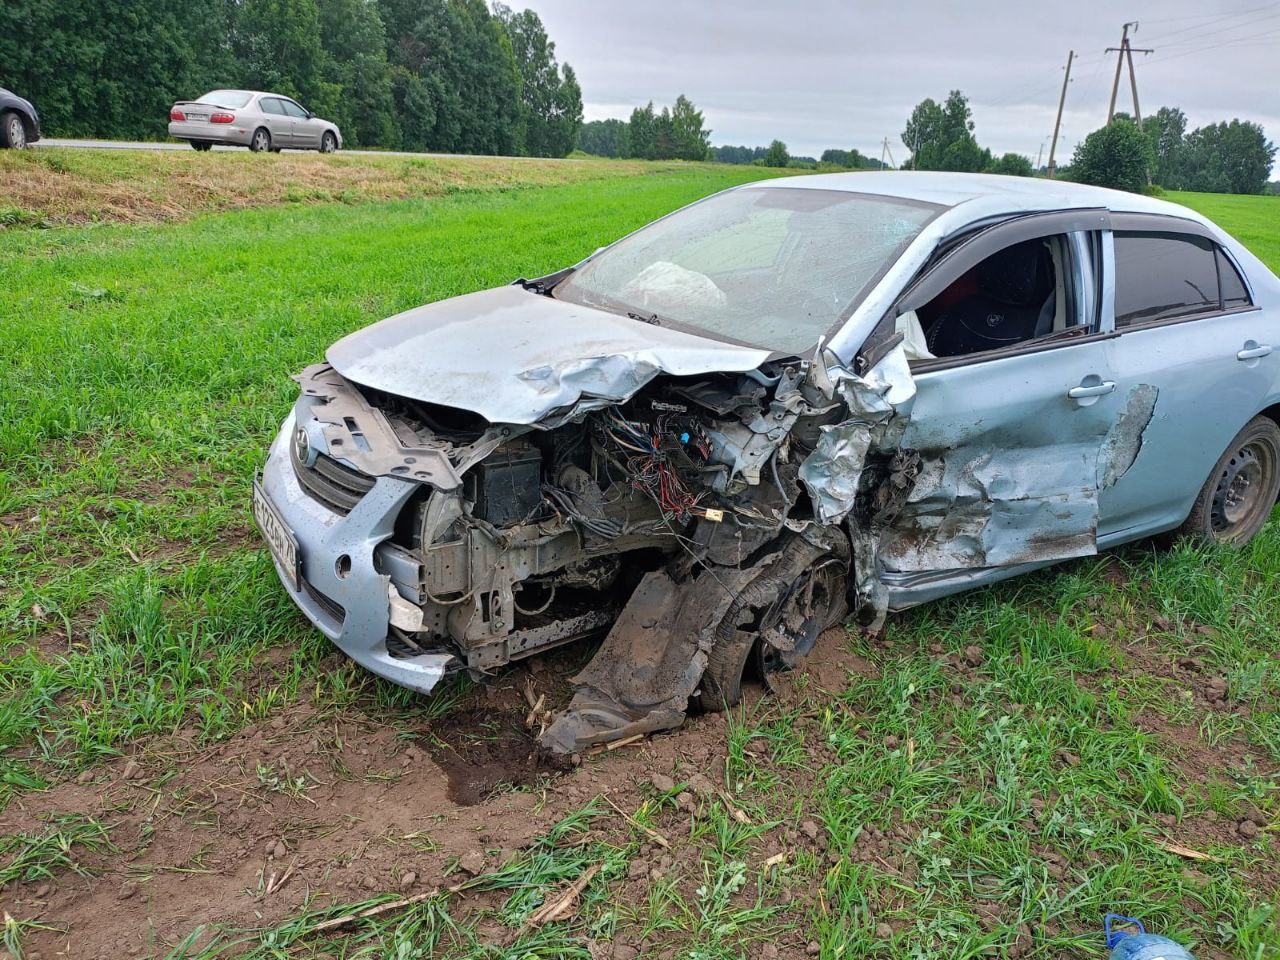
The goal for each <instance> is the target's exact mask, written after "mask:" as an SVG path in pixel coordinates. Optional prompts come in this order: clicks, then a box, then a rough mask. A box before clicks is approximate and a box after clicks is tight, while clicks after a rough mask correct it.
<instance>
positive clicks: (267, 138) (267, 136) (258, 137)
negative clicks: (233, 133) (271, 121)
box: [249, 127, 271, 153]
mask: <svg viewBox="0 0 1280 960" xmlns="http://www.w3.org/2000/svg"><path fill="white" fill-rule="evenodd" d="M249 149H250V150H252V151H253V152H254V153H266V152H267V151H268V150H270V149H271V133H270V132H269V131H268V130H267V128H266V127H259V128H258V129H257V130H255V131H253V137H252V138H251V139H250V140H249Z"/></svg>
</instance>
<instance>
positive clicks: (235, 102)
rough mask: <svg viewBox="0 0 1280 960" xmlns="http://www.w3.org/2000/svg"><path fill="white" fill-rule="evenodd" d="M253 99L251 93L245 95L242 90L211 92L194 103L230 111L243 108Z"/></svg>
mask: <svg viewBox="0 0 1280 960" xmlns="http://www.w3.org/2000/svg"><path fill="white" fill-rule="evenodd" d="M252 97H253V94H251V93H245V92H244V91H243V90H211V91H209V92H208V93H206V94H205V95H204V96H203V97H201V98H200V99H199V100H197V101H196V103H207V104H209V105H210V106H214V107H230V108H231V109H232V110H238V109H239V108H240V107H243V106H244V105H245V104H246V103H248V102H249V100H250V99H251V98H252Z"/></svg>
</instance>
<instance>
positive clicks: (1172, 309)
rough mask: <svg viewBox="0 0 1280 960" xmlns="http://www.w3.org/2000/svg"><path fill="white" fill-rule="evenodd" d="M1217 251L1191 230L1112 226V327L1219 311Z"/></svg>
mask: <svg viewBox="0 0 1280 960" xmlns="http://www.w3.org/2000/svg"><path fill="white" fill-rule="evenodd" d="M1219 256H1220V254H1218V252H1217V249H1216V245H1215V244H1214V242H1213V241H1212V240H1209V239H1208V238H1206V237H1199V236H1195V235H1194V234H1189V233H1155V232H1150V233H1148V232H1138V231H1132V232H1129V231H1119V230H1118V231H1116V233H1115V262H1116V267H1115V290H1116V295H1115V296H1116V299H1115V308H1116V329H1122V328H1124V327H1131V326H1135V325H1137V324H1146V323H1158V322H1160V321H1163V320H1174V319H1178V318H1180V317H1188V316H1194V315H1196V314H1201V313H1207V312H1210V311H1215V310H1220V309H1221V308H1222V298H1221V293H1220V289H1219V284H1218V257H1219ZM1236 281H1237V282H1239V277H1236ZM1240 285H1241V286H1243V284H1242V283H1241V284H1240Z"/></svg>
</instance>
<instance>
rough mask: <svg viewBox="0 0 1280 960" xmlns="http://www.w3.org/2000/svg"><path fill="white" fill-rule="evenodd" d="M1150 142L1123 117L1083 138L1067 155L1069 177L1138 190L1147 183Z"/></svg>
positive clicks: (1107, 185) (1134, 191)
mask: <svg viewBox="0 0 1280 960" xmlns="http://www.w3.org/2000/svg"><path fill="white" fill-rule="evenodd" d="M1154 159H1155V158H1154V153H1153V151H1152V149H1151V141H1150V140H1149V139H1148V138H1147V135H1146V134H1145V133H1143V132H1142V131H1141V130H1139V129H1138V126H1137V124H1135V123H1134V122H1133V121H1132V120H1129V119H1127V118H1119V117H1117V118H1116V119H1115V120H1113V121H1112V123H1110V124H1109V125H1107V126H1105V127H1102V128H1101V129H1099V130H1095V131H1093V133H1091V134H1089V135H1088V136H1087V137H1085V138H1084V142H1083V143H1081V144H1080V145H1079V146H1078V147H1076V149H1075V153H1074V154H1073V155H1072V157H1071V177H1072V179H1073V180H1076V181H1078V182H1080V183H1091V184H1094V185H1095V186H1099V187H1111V188H1113V189H1116V190H1128V191H1130V192H1132V193H1141V192H1143V191H1144V190H1146V188H1147V184H1148V183H1150V182H1151V181H1150V176H1151V167H1152V165H1153V163H1154Z"/></svg>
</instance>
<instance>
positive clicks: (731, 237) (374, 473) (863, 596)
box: [254, 173, 1280, 752]
mask: <svg viewBox="0 0 1280 960" xmlns="http://www.w3.org/2000/svg"><path fill="white" fill-rule="evenodd" d="M1278 301H1280V283H1278V282H1277V280H1276V278H1275V277H1274V276H1273V275H1272V274H1271V273H1270V272H1269V271H1268V270H1267V269H1266V268H1265V267H1264V266H1263V265H1262V264H1261V263H1260V262H1259V261H1258V260H1257V259H1256V258H1254V257H1253V256H1252V255H1250V254H1249V253H1248V252H1247V251H1246V250H1244V248H1243V247H1241V246H1240V245H1239V244H1238V243H1236V242H1235V241H1234V240H1232V239H1231V238H1230V237H1228V236H1227V235H1225V234H1224V233H1223V232H1222V231H1221V230H1219V229H1218V228H1217V227H1215V226H1213V225H1212V224H1211V223H1209V222H1208V221H1206V220H1204V219H1203V218H1201V217H1199V216H1198V215H1196V214H1194V213H1192V212H1190V211H1188V210H1185V209H1184V208H1181V207H1178V206H1175V205H1172V204H1168V203H1164V202H1161V201H1157V200H1152V199H1149V198H1144V197H1138V196H1133V195H1129V194H1120V193H1113V192H1111V191H1105V190H1098V189H1094V188H1088V187H1081V186H1076V185H1070V184H1057V183H1051V182H1044V181H1033V180H1020V179H1015V178H1003V177H986V176H978V175H954V174H923V173H921V174H906V173H892V174H889V173H885V174H850V175H830V176H817V177H807V178H792V179H787V180H781V181H769V182H764V183H757V184H751V185H748V186H744V187H738V188H734V189H732V190H729V191H725V192H724V193H721V194H717V195H715V196H713V197H710V198H708V199H706V200H703V201H699V202H698V203H695V204H693V205H691V206H689V207H687V208H685V209H683V210H681V211H677V212H676V213H674V214H671V215H669V216H668V217H665V218H663V219H661V220H658V221H656V222H655V223H653V224H650V225H649V226H648V227H646V228H643V229H641V230H639V231H637V232H636V233H634V234H631V235H630V236H628V237H624V238H623V239H622V240H620V241H618V242H617V243H615V244H613V245H612V246H610V247H607V248H605V249H604V250H602V251H598V252H597V253H596V254H594V255H593V256H591V257H589V258H588V259H586V260H584V261H583V262H582V263H579V264H577V265H576V266H574V267H571V268H567V269H565V270H563V271H560V272H559V273H556V274H553V275H551V276H548V277H544V278H541V279H537V280H532V281H526V280H521V281H517V282H516V283H514V284H512V285H511V286H508V287H503V288H498V289H495V290H488V291H482V292H480V293H475V294H470V295H467V296H463V297H458V298H454V299H451V300H446V301H442V302H439V303H435V304H431V305H428V306H425V307H420V308H417V309H415V310H410V311H408V312H407V313H404V314H400V315H398V316H395V317H392V318H389V319H388V320H384V321H382V322H381V323H378V324H375V325H373V326H372V327H369V328H366V329H364V330H361V331H357V332H356V333H353V334H351V335H350V336H348V337H347V338H345V339H343V340H341V341H339V342H338V343H337V344H335V345H334V346H333V347H331V348H330V350H329V351H328V354H327V361H328V362H327V363H323V364H317V365H315V366H312V367H309V368H308V369H307V370H305V371H303V372H302V374H301V375H300V376H299V377H298V380H299V383H300V386H301V393H300V396H299V399H298V401H297V403H296V405H295V407H294V409H293V412H292V413H291V414H290V416H289V418H288V419H287V420H286V421H285V423H284V425H283V427H282V429H281V431H280V433H279V435H278V436H277V438H276V440H275V442H274V444H273V445H272V448H271V451H270V454H269V457H268V460H267V463H266V466H265V469H264V470H263V473H262V475H261V478H260V482H259V484H258V485H257V486H256V487H255V494H254V511H255V515H256V517H257V519H258V522H259V525H260V527H261V528H262V530H263V532H264V535H265V536H266V539H267V540H268V542H269V545H270V547H271V550H272V554H273V556H274V557H275V561H276V566H277V569H278V570H279V572H280V575H281V578H282V580H283V582H284V584H285V587H286V589H287V590H288V591H289V593H290V595H291V596H292V597H293V599H294V600H295V602H296V603H297V604H298V606H299V607H301V609H302V610H303V612H304V613H305V614H306V615H307V616H308V618H309V619H310V620H311V621H312V622H313V623H314V624H315V625H316V626H317V627H318V628H319V629H321V630H322V631H323V632H324V633H325V634H326V635H328V636H329V637H330V638H331V639H332V640H333V641H334V642H335V643H336V644H337V645H338V646H339V647H340V648H341V649H342V650H344V651H345V652H346V653H347V654H348V655H349V656H351V657H352V658H353V659H354V660H356V661H357V662H358V663H360V664H362V665H363V666H365V667H367V668H368V669H370V670H372V671H374V672H375V673H377V674H379V675H381V676H384V677H386V678H388V679H390V680H392V681H394V682H396V683H399V684H403V685H405V686H408V687H411V688H413V689H416V690H420V691H423V692H429V691H431V690H432V689H433V688H434V687H435V686H436V684H437V683H439V681H440V680H441V678H442V677H444V676H445V675H446V674H447V673H449V672H451V671H454V670H460V669H466V670H470V671H472V672H473V673H475V674H485V673H488V672H491V671H493V670H495V669H497V668H499V667H500V666H502V665H503V664H506V663H508V662H510V661H512V660H516V659H519V658H521V657H525V656H528V655H531V654H534V653H537V652H540V651H543V650H546V649H548V648H550V647H553V646H556V645H558V644H564V643H568V642H571V641H574V640H578V639H581V638H584V637H588V636H592V635H600V634H606V635H605V638H604V641H603V643H602V645H601V646H600V648H599V650H598V652H597V653H596V654H595V656H594V657H593V659H592V660H591V661H590V663H589V664H588V665H587V666H586V668H585V669H584V670H583V671H582V672H581V673H580V674H579V675H578V676H577V677H575V678H574V683H575V685H576V693H575V696H574V699H573V702H572V703H571V704H570V706H569V707H568V709H566V710H565V711H563V712H561V713H560V714H559V715H558V716H557V718H556V720H555V721H554V722H553V723H552V724H551V726H550V727H549V728H548V729H547V731H546V732H545V734H544V736H543V742H544V745H546V746H547V747H549V748H551V749H553V750H558V751H565V752H567V751H572V750H576V749H580V748H582V747H583V746H586V745H589V744H593V743H600V742H605V741H609V740H615V739H618V738H622V737H627V736H630V735H633V734H637V733H643V732H648V731H651V730H655V729H660V728H663V727H669V726H674V725H678V724H679V723H680V722H681V720H682V718H683V717H684V715H685V711H686V709H687V707H688V706H689V704H690V702H693V703H696V704H699V705H701V706H702V707H703V708H705V709H717V708H720V707H723V706H724V705H726V704H732V703H734V702H735V701H736V700H737V699H738V696H739V690H740V682H741V679H742V676H743V674H744V671H745V670H748V669H754V670H757V671H762V672H764V673H765V674H767V673H768V671H770V670H774V669H778V668H782V667H789V666H794V665H796V664H797V663H799V662H800V661H801V660H802V659H803V658H804V657H805V656H806V655H808V653H809V652H810V651H811V650H812V649H813V646H814V643H815V641H816V639H817V636H818V634H819V633H820V632H821V631H822V630H823V629H824V628H826V627H828V626H830V625H832V624H835V623H838V622H840V621H841V620H842V619H843V618H844V617H846V616H847V615H850V614H852V615H853V616H855V617H856V618H857V619H858V620H859V621H861V622H862V623H864V624H867V625H869V626H871V627H875V626H877V625H878V624H879V623H880V622H882V620H883V617H884V616H885V614H886V612H888V611H889V610H893V609H901V608H905V607H908V606H911V605H913V604H916V603H920V602H922V601H926V600H929V599H933V598H935V597H939V596H943V595H946V594H949V593H954V592H956V591H959V590H963V589H966V588H968V587H971V586H976V585H979V584H983V583H988V582H992V581H994V580H998V579H1001V578H1004V577H1007V576H1011V575H1014V574H1017V573H1020V572H1024V571H1027V570H1031V569H1035V568H1038V567H1040V566H1044V565H1045V564H1048V563H1052V562H1054V561H1056V560H1060V559H1064V558H1068V557H1077V556H1084V555H1088V554H1092V553H1095V552H1096V551H1097V550H1098V549H1100V548H1104V547H1107V546H1111V545H1114V544H1118V543H1121V542H1124V541H1127V540H1131V539H1135V538H1138V537H1143V536H1148V535H1150V534H1152V533H1156V532H1159V531H1163V530H1170V529H1174V528H1179V529H1181V530H1182V531H1184V532H1186V533H1188V534H1191V535H1195V536H1199V537H1202V538H1211V539H1216V540H1220V541H1224V542H1227V543H1240V542H1244V541H1246V540H1247V539H1249V538H1251V537H1252V536H1253V535H1254V534H1255V533H1256V532H1257V531H1258V529H1259V528H1260V527H1261V526H1262V524H1263V523H1264V522H1265V520H1266V518H1267V516H1268V515H1269V513H1270V509H1271V507H1272V505H1273V504H1274V503H1275V500H1276V496H1277V489H1278V488H1280V469H1278V466H1280V428H1277V426H1276V422H1275V417H1276V411H1277V407H1276V406H1275V405H1276V404H1277V402H1278V401H1280V385H1278V381H1277V373H1278V371H1277V368H1276V366H1275V363H1276V360H1275V358H1273V357H1271V356H1270V353H1271V351H1270V344H1271V342H1272V337H1273V336H1275V335H1276V331H1275V327H1276V324H1277V322H1278V321H1280V317H1277V313H1276V311H1277V302H1278Z"/></svg>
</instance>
